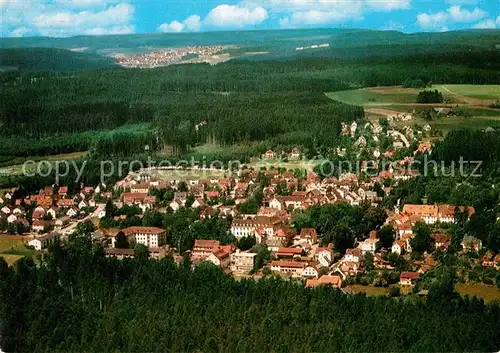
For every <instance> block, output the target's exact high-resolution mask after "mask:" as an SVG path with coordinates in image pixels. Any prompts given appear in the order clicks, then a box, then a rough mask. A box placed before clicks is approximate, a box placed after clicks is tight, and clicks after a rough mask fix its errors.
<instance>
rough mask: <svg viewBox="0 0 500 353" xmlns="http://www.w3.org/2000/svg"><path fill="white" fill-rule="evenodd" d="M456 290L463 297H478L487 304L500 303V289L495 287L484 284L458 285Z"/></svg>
mask: <svg viewBox="0 0 500 353" xmlns="http://www.w3.org/2000/svg"><path fill="white" fill-rule="evenodd" d="M455 288H456V290H457V292H458V293H460V295H462V296H466V295H468V296H469V297H473V296H476V297H478V298H482V299H483V300H484V301H485V302H491V301H500V289H498V288H497V287H495V286H489V285H486V284H482V283H467V284H465V283H458V284H457V285H456V286H455Z"/></svg>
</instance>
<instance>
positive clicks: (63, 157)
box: [0, 151, 88, 175]
mask: <svg viewBox="0 0 500 353" xmlns="http://www.w3.org/2000/svg"><path fill="white" fill-rule="evenodd" d="M87 154H88V151H83V152H72V153H62V154H55V155H50V156H31V157H26V158H16V159H15V160H14V161H13V163H15V164H13V165H10V166H7V167H0V175H2V174H9V175H13V174H21V173H22V172H23V165H24V163H25V162H26V161H34V162H40V161H48V162H50V163H54V162H57V161H71V160H75V159H79V158H82V157H85V156H86V155H87ZM26 170H27V171H28V172H33V171H34V168H33V163H30V164H29V165H27V167H26Z"/></svg>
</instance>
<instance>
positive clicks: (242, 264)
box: [231, 249, 257, 274]
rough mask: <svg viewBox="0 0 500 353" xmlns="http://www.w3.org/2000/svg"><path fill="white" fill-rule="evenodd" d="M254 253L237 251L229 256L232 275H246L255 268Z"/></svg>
mask: <svg viewBox="0 0 500 353" xmlns="http://www.w3.org/2000/svg"><path fill="white" fill-rule="evenodd" d="M256 256H257V254H256V253H252V252H242V251H240V250H239V249H238V250H236V252H235V253H232V254H231V272H232V273H234V274H248V273H249V272H250V271H251V270H252V269H253V268H254V266H255V257H256Z"/></svg>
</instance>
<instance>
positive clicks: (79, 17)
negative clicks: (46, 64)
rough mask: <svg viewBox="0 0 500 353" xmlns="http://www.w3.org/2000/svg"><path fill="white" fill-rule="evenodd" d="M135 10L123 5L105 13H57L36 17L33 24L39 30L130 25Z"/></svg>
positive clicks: (113, 7)
mask: <svg viewBox="0 0 500 353" xmlns="http://www.w3.org/2000/svg"><path fill="white" fill-rule="evenodd" d="M134 11H135V8H134V6H132V5H130V4H125V3H121V4H118V5H116V6H111V7H109V8H108V9H106V10H104V11H99V12H91V11H81V12H69V11H67V12H56V13H49V14H42V15H39V16H37V17H35V19H34V21H33V24H34V25H35V27H37V28H55V27H63V28H74V27H76V28H83V29H86V28H88V27H95V26H102V27H109V26H114V25H122V24H128V23H129V22H130V21H131V20H132V19H133V15H134Z"/></svg>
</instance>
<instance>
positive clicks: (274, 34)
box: [0, 28, 500, 56]
mask: <svg viewBox="0 0 500 353" xmlns="http://www.w3.org/2000/svg"><path fill="white" fill-rule="evenodd" d="M324 43H328V44H329V49H330V51H331V50H336V49H347V48H352V47H367V46H368V47H371V46H393V45H404V46H408V45H413V46H414V47H418V46H433V47H435V48H436V49H438V48H439V46H441V45H443V44H444V45H460V46H462V47H464V46H469V47H474V48H481V49H486V50H492V49H494V48H495V45H499V44H500V30H464V31H454V32H444V33H413V34H405V33H401V32H397V31H376V30H365V29H334V28H321V29H291V30H260V31H216V32H199V33H152V34H127V35H104V36H75V37H68V38H51V37H27V38H0V48H32V47H48V48H61V49H74V50H78V51H80V52H85V53H94V54H103V55H106V54H110V53H115V52H141V51H150V50H153V49H155V48H165V47H182V46H188V45H216V44H218V45H238V46H240V47H242V49H244V50H245V51H269V52H273V53H275V54H278V55H285V56H286V55H294V54H298V53H296V50H295V49H296V48H297V47H306V46H311V45H319V44H324ZM464 43H465V44H464ZM323 51H328V50H323ZM308 52H309V51H305V52H302V53H301V54H300V55H301V56H302V55H306V54H308Z"/></svg>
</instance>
